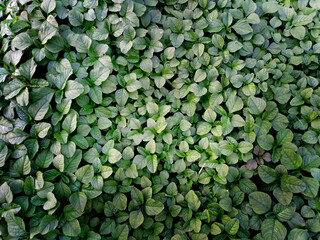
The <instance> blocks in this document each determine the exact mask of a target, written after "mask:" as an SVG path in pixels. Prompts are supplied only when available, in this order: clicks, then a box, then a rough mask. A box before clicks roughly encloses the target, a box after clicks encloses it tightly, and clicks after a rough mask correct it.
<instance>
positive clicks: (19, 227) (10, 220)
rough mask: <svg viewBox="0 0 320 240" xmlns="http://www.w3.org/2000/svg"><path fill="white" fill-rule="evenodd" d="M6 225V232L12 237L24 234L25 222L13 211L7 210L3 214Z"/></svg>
mask: <svg viewBox="0 0 320 240" xmlns="http://www.w3.org/2000/svg"><path fill="white" fill-rule="evenodd" d="M5 220H6V222H7V226H8V233H9V234H10V236H12V237H22V236H24V235H26V227H25V223H24V221H23V220H22V218H20V217H16V216H14V215H13V213H11V212H8V213H7V214H6V216H5Z"/></svg>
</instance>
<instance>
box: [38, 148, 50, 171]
mask: <svg viewBox="0 0 320 240" xmlns="http://www.w3.org/2000/svg"><path fill="white" fill-rule="evenodd" d="M52 161H53V154H52V153H51V152H50V151H49V150H48V149H46V150H43V151H42V152H40V153H39V154H38V156H37V158H36V164H37V165H38V166H39V167H41V168H48V167H49V166H50V164H51V163H52Z"/></svg>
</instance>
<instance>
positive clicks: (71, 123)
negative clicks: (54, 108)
mask: <svg viewBox="0 0 320 240" xmlns="http://www.w3.org/2000/svg"><path fill="white" fill-rule="evenodd" d="M77 119H78V115H77V114H76V113H74V112H72V113H70V114H68V115H67V117H66V118H65V119H64V120H63V122H62V128H63V129H64V130H66V131H67V133H72V132H73V131H74V130H76V128H77Z"/></svg>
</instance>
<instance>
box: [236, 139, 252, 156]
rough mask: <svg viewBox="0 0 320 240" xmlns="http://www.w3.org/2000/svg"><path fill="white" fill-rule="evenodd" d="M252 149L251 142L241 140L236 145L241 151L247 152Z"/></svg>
mask: <svg viewBox="0 0 320 240" xmlns="http://www.w3.org/2000/svg"><path fill="white" fill-rule="evenodd" d="M252 149H253V145H252V143H249V142H245V141H242V142H240V143H239V145H238V150H239V152H241V153H248V152H250V151H251V150H252Z"/></svg>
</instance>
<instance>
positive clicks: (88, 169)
mask: <svg viewBox="0 0 320 240" xmlns="http://www.w3.org/2000/svg"><path fill="white" fill-rule="evenodd" d="M93 176H94V169H93V167H92V166H91V165H86V166H83V167H81V168H79V169H78V170H77V171H76V177H77V179H78V180H79V181H80V182H82V183H84V184H88V183H90V182H91V181H92V179H93Z"/></svg>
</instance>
